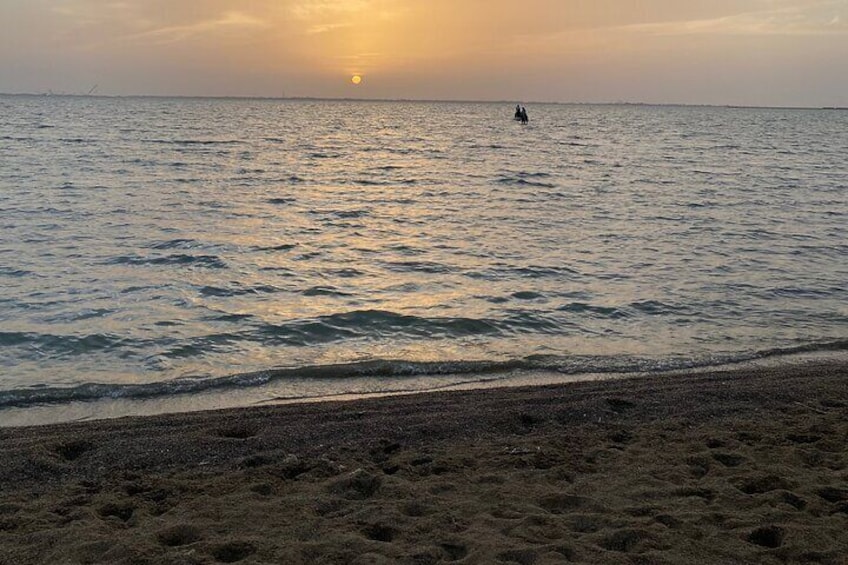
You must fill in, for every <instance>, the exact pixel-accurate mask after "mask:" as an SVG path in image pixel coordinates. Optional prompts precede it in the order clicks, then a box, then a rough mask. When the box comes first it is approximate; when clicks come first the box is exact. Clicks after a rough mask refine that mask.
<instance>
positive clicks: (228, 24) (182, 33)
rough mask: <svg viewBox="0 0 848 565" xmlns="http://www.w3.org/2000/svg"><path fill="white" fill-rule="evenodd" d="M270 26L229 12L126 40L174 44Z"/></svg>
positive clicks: (150, 30) (254, 18) (138, 34)
mask: <svg viewBox="0 0 848 565" xmlns="http://www.w3.org/2000/svg"><path fill="white" fill-rule="evenodd" d="M268 25H269V24H268V23H267V22H265V21H264V20H261V19H259V18H256V17H253V16H249V15H247V14H243V13H241V12H227V13H225V14H222V15H221V16H220V17H218V18H215V19H208V20H202V21H198V22H194V23H190V24H184V25H174V26H163V27H158V28H154V29H149V30H146V31H143V32H140V33H136V34H133V35H130V36H128V37H127V38H126V39H131V40H134V39H151V40H153V41H154V42H156V43H159V44H163V43H174V42H177V41H183V40H186V39H189V38H192V37H195V36H199V35H205V34H210V33H214V32H217V31H220V30H224V29H240V28H257V27H267V26H268Z"/></svg>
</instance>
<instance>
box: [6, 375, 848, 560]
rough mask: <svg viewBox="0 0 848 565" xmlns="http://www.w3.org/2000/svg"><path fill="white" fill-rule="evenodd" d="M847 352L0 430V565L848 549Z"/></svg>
mask: <svg viewBox="0 0 848 565" xmlns="http://www.w3.org/2000/svg"><path fill="white" fill-rule="evenodd" d="M846 416H848V367H846V366H844V365H837V364H812V365H808V366H803V367H791V366H790V367H784V368H780V369H756V370H747V371H728V372H719V371H715V372H711V373H705V374H696V375H676V376H659V377H657V376H654V377H650V378H634V379H627V380H621V381H608V382H588V383H578V384H570V385H562V386H546V387H533V388H517V389H496V390H485V391H469V392H450V393H434V394H422V395H415V396H408V397H395V398H384V399H372V400H365V401H355V402H345V403H323V404H304V405H289V406H276V407H266V408H256V409H245V410H228V411H217V412H204V413H193V414H181V415H169V416H160V417H153V418H126V419H119V420H107V421H101V422H91V423H82V424H70V425H60V426H49V427H36V428H6V429H0V449H1V450H2V462H0V563H4V564H6V563H8V564H22V563H51V564H52V563H174V564H177V563H179V564H191V563H233V562H238V563H292V564H296V563H421V564H425V563H520V564H535V563H561V562H591V563H755V562H756V563H772V562H773V563H786V562H799V563H801V562H803V563H846V562H848V561H846V556H848V451H846V445H847V444H848V418H846Z"/></svg>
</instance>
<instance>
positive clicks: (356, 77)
mask: <svg viewBox="0 0 848 565" xmlns="http://www.w3.org/2000/svg"><path fill="white" fill-rule="evenodd" d="M350 82H352V83H353V84H359V83H360V82H362V77H361V76H359V75H353V76H352V77H350Z"/></svg>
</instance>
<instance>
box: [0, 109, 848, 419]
mask: <svg viewBox="0 0 848 565" xmlns="http://www.w3.org/2000/svg"><path fill="white" fill-rule="evenodd" d="M528 111H529V112H530V119H531V121H530V124H529V126H526V127H523V126H521V125H520V124H518V123H515V122H514V121H513V120H512V116H511V113H512V108H511V105H509V104H505V105H503V104H483V103H480V104H475V103H417V102H416V103H407V102H344V101H334V102H330V101H275V100H219V99H157V98H98V97H25V96H6V97H2V96H0V163H2V167H0V210H2V215H0V284H2V288H3V291H2V294H0V367H2V373H1V374H0V406H7V407H9V406H17V407H27V406H34V405H37V404H43V403H48V404H50V405H51V406H56V407H57V408H56V409H57V410H61V409H62V408H61V407H62V405H63V404H65V403H68V402H75V401H82V400H85V401H92V400H97V399H100V398H114V397H121V398H127V399H140V398H145V399H147V400H146V401H145V402H152V403H154V404H155V402H156V400H157V399H165V398H168V397H172V396H173V395H176V394H182V395H189V396H190V395H202V394H204V393H206V392H208V391H210V390H214V391H216V394H218V396H219V397H220V394H219V393H221V394H230V395H232V396H233V397H234V398H241V397H242V396H244V397H245V403H250V402H255V401H256V399H257V397H263V398H264V397H268V398H273V397H298V398H301V397H306V398H309V397H313V396H316V397H317V396H326V395H328V394H330V395H335V394H344V393H346V392H351V391H354V392H360V393H361V392H380V391H386V390H397V389H403V390H407V389H412V390H425V389H429V388H434V387H439V386H445V385H450V384H451V383H455V382H460V381H468V380H472V381H473V380H482V379H487V378H498V375H501V374H503V373H508V372H510V371H524V370H533V371H536V370H543V371H555V372H560V373H567V374H580V373H608V372H628V371H658V370H663V369H672V368H681V367H688V366H703V365H707V366H708V365H711V364H716V363H723V362H728V361H734V360H745V359H756V358H759V357H762V356H767V355H774V354H780V353H791V352H794V351H799V350H800V351H808V350H810V351H815V350H818V349H824V350H837V351H840V350H841V351H844V350H845V349H848V290H846V288H848V285H846V284H845V281H848V238H847V237H846V228H845V226H846V225H848V217H847V216H848V165H847V164H846V160H845V157H844V156H845V155H846V154H848V112H844V111H836V110H792V109H742V108H701V107H654V106H582V105H532V106H531V107H529V108H528ZM338 364H343V365H342V366H341V367H336V365H338ZM328 367H329V368H328ZM260 389H261V391H262V392H261V394H260V393H258V392H257V391H258V390H260ZM245 391H248V392H245ZM251 391H252V392H251ZM199 398H200V396H198V399H199ZM198 402H200V401H199V400H198ZM201 404H203V403H202V402H201ZM204 406H205V404H204ZM2 413H3V410H2V409H0V419H2Z"/></svg>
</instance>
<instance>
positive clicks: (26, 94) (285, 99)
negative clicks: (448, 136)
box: [0, 92, 848, 111]
mask: <svg viewBox="0 0 848 565" xmlns="http://www.w3.org/2000/svg"><path fill="white" fill-rule="evenodd" d="M0 96H6V97H35V98H104V99H117V100H120V99H139V98H141V99H152V100H262V101H283V102H377V103H381V102H385V103H392V102H402V103H411V104H505V105H514V104H515V100H463V99H449V98H444V99H427V98H420V99H419V98H331V97H321V96H204V95H184V94H176V95H166V94H68V93H44V92H42V93H38V92H0ZM523 103H524V104H535V105H539V106H543V105H550V106H645V107H660V108H719V109H720V108H727V109H745V110H835V111H845V110H848V106H757V105H751V106H749V105H745V104H687V103H682V102H626V101H621V102H566V101H553V100H528V101H525V102H523Z"/></svg>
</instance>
